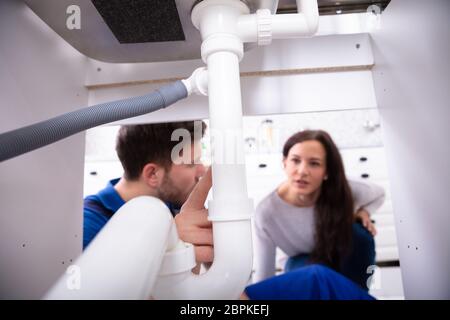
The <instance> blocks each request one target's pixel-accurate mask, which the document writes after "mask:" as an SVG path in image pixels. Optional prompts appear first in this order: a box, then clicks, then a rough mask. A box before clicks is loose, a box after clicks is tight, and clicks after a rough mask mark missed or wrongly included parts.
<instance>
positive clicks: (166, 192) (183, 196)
mask: <svg viewBox="0 0 450 320" xmlns="http://www.w3.org/2000/svg"><path fill="white" fill-rule="evenodd" d="M191 191H192V190H181V189H180V188H179V187H178V186H177V185H176V184H175V183H174V182H173V181H172V179H171V178H170V177H169V174H168V173H167V172H166V174H165V175H164V177H163V181H162V183H161V187H159V189H158V193H159V198H160V199H161V200H162V201H164V202H170V203H171V204H174V205H175V206H177V207H181V206H182V205H183V204H184V202H185V201H186V200H187V197H188V195H189V193H190V192H191Z"/></svg>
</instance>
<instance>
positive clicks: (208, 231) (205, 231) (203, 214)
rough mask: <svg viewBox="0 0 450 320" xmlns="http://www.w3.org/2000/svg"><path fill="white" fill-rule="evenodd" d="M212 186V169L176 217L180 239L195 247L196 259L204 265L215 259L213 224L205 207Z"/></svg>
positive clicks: (201, 180)
mask: <svg viewBox="0 0 450 320" xmlns="http://www.w3.org/2000/svg"><path fill="white" fill-rule="evenodd" d="M211 185H212V178H211V169H208V171H207V172H206V173H205V175H204V176H203V177H202V178H201V179H200V181H199V182H198V183H197V185H196V186H195V187H194V189H193V190H192V192H191V194H190V195H189V198H188V199H187V200H186V202H185V203H184V205H183V206H182V207H181V210H180V213H178V214H177V215H176V216H175V223H176V226H177V230H178V235H179V236H180V239H181V240H183V241H185V242H189V243H192V244H193V245H194V250H195V259H196V260H197V262H202V263H203V262H212V261H213V258H214V253H213V234H212V223H211V221H208V210H206V209H205V207H204V204H205V201H206V198H207V197H208V192H209V189H211Z"/></svg>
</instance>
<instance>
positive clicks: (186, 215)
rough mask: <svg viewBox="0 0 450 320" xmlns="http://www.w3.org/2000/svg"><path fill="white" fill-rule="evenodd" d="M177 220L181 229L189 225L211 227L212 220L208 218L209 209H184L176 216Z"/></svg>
mask: <svg viewBox="0 0 450 320" xmlns="http://www.w3.org/2000/svg"><path fill="white" fill-rule="evenodd" d="M175 222H176V224H177V228H178V229H179V230H182V229H186V228H189V227H194V226H195V227H201V228H211V227H212V222H211V221H209V220H208V210H206V209H201V210H192V211H186V210H184V211H182V212H180V213H179V214H177V215H176V216H175Z"/></svg>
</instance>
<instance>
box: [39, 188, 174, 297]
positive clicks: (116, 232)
mask: <svg viewBox="0 0 450 320" xmlns="http://www.w3.org/2000/svg"><path fill="white" fill-rule="evenodd" d="M177 239H178V236H177V233H176V227H175V224H174V221H173V218H172V215H171V213H170V211H169V209H168V208H167V206H166V205H165V204H164V203H163V202H162V201H161V200H159V199H157V198H154V197H148V196H142V197H138V198H134V199H132V200H130V201H128V202H127V203H126V204H124V205H123V206H122V207H121V208H120V209H119V210H118V211H117V212H116V213H115V214H114V215H113V217H112V218H111V219H110V220H109V221H108V223H107V224H106V225H105V226H104V227H103V229H102V230H101V231H100V232H99V234H98V235H97V236H96V237H95V238H94V240H93V241H92V242H91V244H89V246H88V247H87V248H86V250H85V251H84V253H83V255H81V256H80V257H79V258H78V259H77V260H76V261H75V262H74V264H73V265H72V266H70V267H69V268H68V272H66V273H65V274H64V275H63V276H62V277H61V278H60V279H59V280H58V282H57V283H56V284H55V285H54V287H53V288H52V289H51V290H50V291H49V292H48V293H47V295H46V296H45V297H44V299H148V298H149V297H150V293H151V291H152V289H153V286H154V283H155V280H156V277H157V275H158V273H159V270H160V267H161V261H162V258H163V256H164V253H165V251H166V248H169V249H171V248H173V247H174V246H175V245H176V241H177Z"/></svg>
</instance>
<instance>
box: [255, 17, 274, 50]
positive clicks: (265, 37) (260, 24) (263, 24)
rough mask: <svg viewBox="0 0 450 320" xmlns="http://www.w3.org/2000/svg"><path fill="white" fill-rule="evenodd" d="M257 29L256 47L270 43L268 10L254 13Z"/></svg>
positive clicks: (270, 28) (270, 27)
mask: <svg viewBox="0 0 450 320" xmlns="http://www.w3.org/2000/svg"><path fill="white" fill-rule="evenodd" d="M256 21H257V29H258V45H259V46H265V45H269V44H271V43H272V14H271V12H270V10H269V9H259V10H258V11H256Z"/></svg>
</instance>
